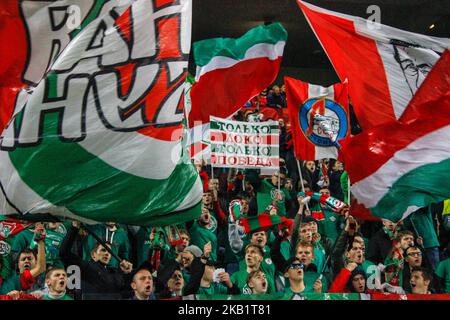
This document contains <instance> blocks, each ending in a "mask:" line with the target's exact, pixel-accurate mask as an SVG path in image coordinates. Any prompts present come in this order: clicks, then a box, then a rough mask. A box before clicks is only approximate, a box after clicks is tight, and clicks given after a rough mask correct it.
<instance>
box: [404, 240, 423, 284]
mask: <svg viewBox="0 0 450 320" xmlns="http://www.w3.org/2000/svg"><path fill="white" fill-rule="evenodd" d="M422 261H423V259H422V251H421V250H420V249H419V248H418V247H416V246H412V247H409V248H407V249H406V251H405V266H404V268H403V285H402V287H403V289H404V290H405V291H406V292H411V284H410V279H411V271H412V269H413V268H415V267H421V266H422Z"/></svg>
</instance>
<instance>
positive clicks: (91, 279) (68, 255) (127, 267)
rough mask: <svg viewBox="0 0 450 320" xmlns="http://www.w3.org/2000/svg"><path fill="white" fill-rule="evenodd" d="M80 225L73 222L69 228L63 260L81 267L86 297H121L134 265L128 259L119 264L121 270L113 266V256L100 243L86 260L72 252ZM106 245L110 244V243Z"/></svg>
mask: <svg viewBox="0 0 450 320" xmlns="http://www.w3.org/2000/svg"><path fill="white" fill-rule="evenodd" d="M80 225H81V224H80V222H77V221H74V222H72V227H71V228H69V230H68V232H67V236H66V238H65V239H64V241H63V243H62V245H61V249H60V256H61V259H62V261H63V262H64V263H65V265H66V266H70V265H78V266H79V267H80V269H81V280H82V281H81V286H82V293H83V295H85V296H84V298H86V297H89V298H94V299H100V298H107V299H108V298H109V299H118V298H120V293H121V292H122V290H123V289H125V287H126V283H129V282H128V275H129V274H130V273H131V271H132V268H133V265H132V264H131V263H130V262H128V261H126V260H122V261H121V262H120V264H119V267H120V271H119V270H117V269H116V268H113V267H111V266H110V265H109V262H110V261H111V257H112V256H111V254H110V253H109V252H108V250H106V248H105V247H104V246H103V245H102V244H99V243H97V244H96V245H94V247H93V248H92V250H91V259H90V260H89V261H85V260H84V259H82V258H80V257H79V256H78V255H76V254H74V253H72V246H73V244H74V242H75V241H76V238H77V237H78V235H79V228H80ZM106 245H108V246H110V245H109V244H106ZM88 295H89V296H88Z"/></svg>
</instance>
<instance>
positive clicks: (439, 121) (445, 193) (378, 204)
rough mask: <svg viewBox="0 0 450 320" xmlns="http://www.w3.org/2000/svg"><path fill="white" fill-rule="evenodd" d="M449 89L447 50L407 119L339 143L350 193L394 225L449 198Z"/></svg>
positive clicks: (418, 93)
mask: <svg viewBox="0 0 450 320" xmlns="http://www.w3.org/2000/svg"><path fill="white" fill-rule="evenodd" d="M449 88H450V52H449V51H448V50H447V51H445V52H444V54H443V56H442V57H441V59H440V60H439V61H438V62H437V63H436V65H435V68H433V70H432V71H431V72H430V75H429V76H428V78H427V79H426V80H425V82H424V83H423V85H422V87H421V88H419V90H418V92H417V94H416V96H415V97H414V99H413V101H412V102H411V104H410V106H408V109H407V112H408V113H410V112H411V113H410V114H409V115H408V118H407V121H406V120H405V121H404V122H392V123H390V124H387V125H380V126H378V127H375V128H373V129H370V130H367V131H366V132H363V133H361V134H359V135H356V136H354V137H352V138H350V139H348V140H347V141H345V143H343V148H342V156H343V160H344V162H345V164H346V170H347V172H348V173H349V176H350V180H351V181H352V183H353V185H352V187H351V191H352V194H353V195H354V196H355V198H356V199H357V200H358V202H359V203H360V204H362V205H363V206H365V207H366V208H368V209H370V211H371V212H372V213H373V214H374V215H375V216H378V217H382V218H386V219H389V220H391V221H398V220H401V219H403V218H405V217H406V216H408V215H409V214H410V213H412V212H414V211H416V210H417V209H419V208H421V207H425V206H427V205H429V204H431V203H435V202H440V201H443V200H446V199H448V197H449V195H450V170H449V168H450V148H449V141H450V112H449V110H450V89H449ZM409 108H411V109H409ZM430 110H433V112H430Z"/></svg>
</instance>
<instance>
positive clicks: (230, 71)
mask: <svg viewBox="0 0 450 320" xmlns="http://www.w3.org/2000/svg"><path fill="white" fill-rule="evenodd" d="M286 40H287V32H286V30H285V29H284V28H283V26H282V25H281V24H280V23H273V24H270V25H267V26H265V25H262V26H258V27H256V28H253V29H251V30H249V31H248V32H247V33H245V34H244V35H243V36H242V37H240V38H237V39H233V38H214V39H208V40H203V41H199V42H196V43H194V50H193V51H194V60H195V64H196V65H197V71H196V75H195V78H196V79H195V80H196V81H197V82H196V83H195V84H194V85H193V86H192V89H191V94H190V96H191V103H192V108H191V111H190V112H189V115H188V119H189V125H188V127H189V130H190V132H191V136H192V138H191V140H190V144H191V145H192V146H193V147H194V148H195V149H194V148H193V150H192V152H191V154H192V156H195V155H197V154H201V152H204V154H205V155H208V154H209V149H210V147H209V145H208V139H209V117H210V116H216V117H219V118H224V119H225V118H228V117H229V116H231V115H232V114H233V113H234V112H236V111H237V110H238V109H239V108H241V107H242V106H243V105H244V104H245V103H246V102H247V101H248V100H250V99H251V98H252V97H254V96H255V95H257V94H259V93H260V92H261V91H263V90H264V89H265V88H267V87H268V86H269V85H270V84H271V83H272V82H273V81H274V80H275V79H276V77H277V74H278V71H279V69H280V64H281V58H282V56H283V51H284V46H285V44H286ZM205 151H206V152H205Z"/></svg>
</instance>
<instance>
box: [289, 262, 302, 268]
mask: <svg viewBox="0 0 450 320" xmlns="http://www.w3.org/2000/svg"><path fill="white" fill-rule="evenodd" d="M290 268H291V269H296V268H300V269H305V266H304V265H303V263H291V265H290Z"/></svg>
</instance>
